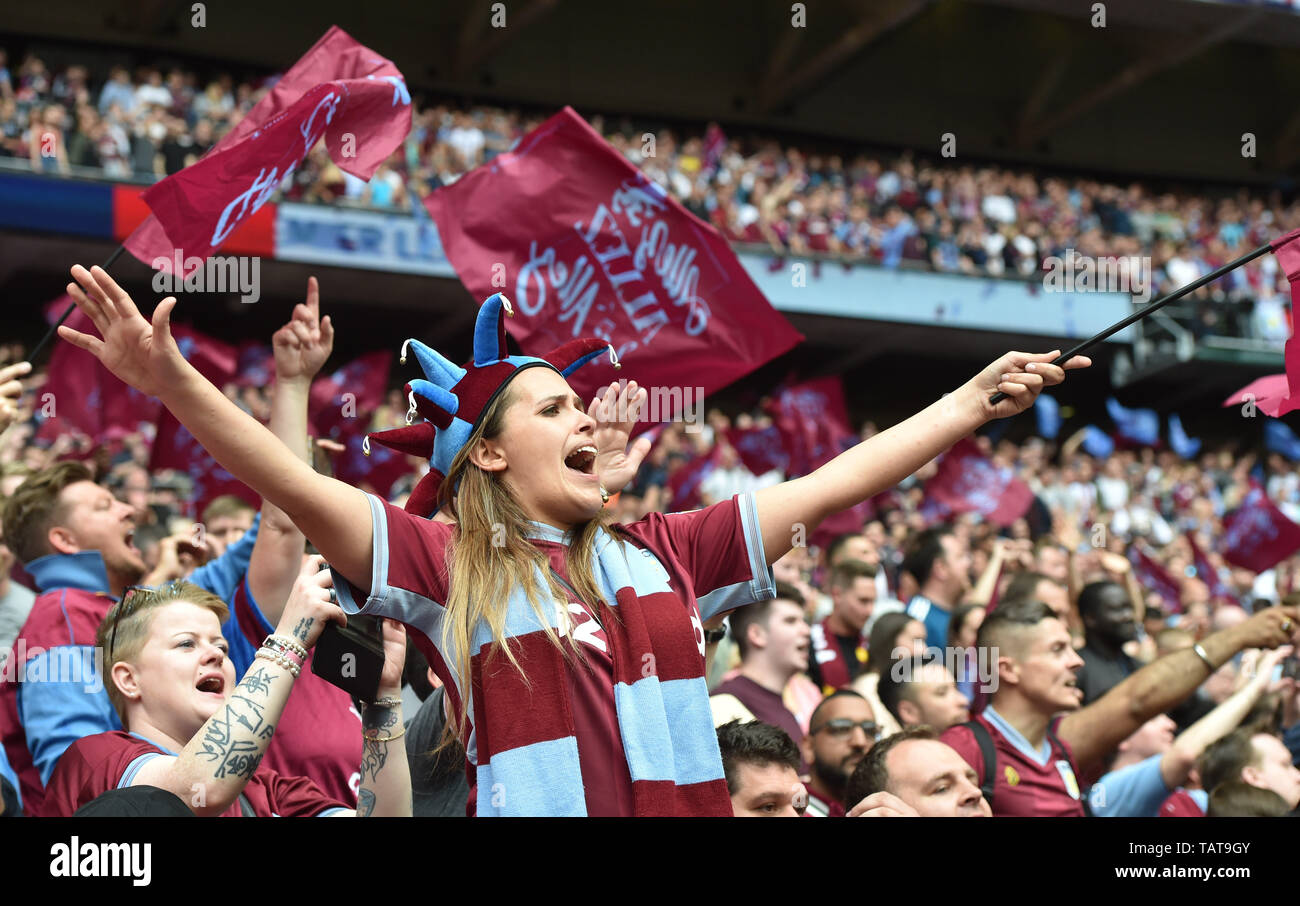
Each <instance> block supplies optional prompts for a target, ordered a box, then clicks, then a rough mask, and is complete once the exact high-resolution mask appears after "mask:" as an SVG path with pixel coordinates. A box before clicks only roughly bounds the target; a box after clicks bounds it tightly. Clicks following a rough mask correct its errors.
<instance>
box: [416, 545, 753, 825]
mask: <svg viewBox="0 0 1300 906" xmlns="http://www.w3.org/2000/svg"><path fill="white" fill-rule="evenodd" d="M531 537H533V538H537V539H542V540H550V541H557V542H560V543H564V541H565V540H566V539H565V537H564V536H563V534H562V533H560V532H559V530H557V529H549V528H548V527H545V526H541V525H538V524H536V523H534V524H533V534H532V535H531ZM594 567H595V569H594V576H595V579H596V583H597V587H598V588H600V589H601V591H602V596H603V597H605V598H606V600H605V601H599V602H590V601H588V602H585V603H586V605H587V607H588V609H589V610H592V607H593V604H594V607H595V610H594V611H593V613H594V615H595V616H596V618H597V619H598V620H599V621H600V623H601V624H602V625H603V627H604V631H605V634H606V637H607V641H608V647H609V653H610V656H611V658H612V660H613V671H614V683H615V686H614V704H615V708H616V710H617V713H618V725H619V728H620V735H621V737H622V739H621V742H622V749H623V753H624V756H625V757H626V759H627V766H628V771H629V774H630V776H631V778H632V788H633V790H632V791H633V800H634V802H635V809H636V814H637V815H638V816H646V815H725V816H730V815H731V813H732V812H731V800H730V797H729V795H728V792H727V786H726V782H725V780H724V777H723V771H722V759H721V756H720V754H719V750H718V743H717V736H716V733H715V730H714V728H713V720H712V714H711V711H710V708H709V695H708V688H707V685H706V683H705V678H704V663H703V660H702V658H701V657H700V654H699V649H698V648H697V644H696V636H695V629H694V627H693V626H692V624H691V621H690V619H689V618H688V615H687V613H683V610H684V609H685V607H686V603H687V602H684V601H683V600H682V598H681V597H679V596H678V594H677V593H675V592H674V591H673V590H672V589H671V588H670V587H669V584H668V578H669V577H668V572H667V570H665V568H664V566H663V565H662V563H661V562H660V560H659V559H658V558H657V557H656V556H655V555H653V554H652V553H651V552H650V551H648V550H645V549H643V548H640V547H638V546H636V545H634V544H632V543H631V542H630V541H628V540H627V539H626V538H623V537H618V536H616V535H613V534H610V533H601V535H600V536H599V538H598V540H597V542H596V562H595V564H594ZM537 580H538V583H539V587H541V588H546V583H545V579H544V577H543V576H541V575H540V571H539V574H538V576H537ZM688 593H689V591H688ZM607 601H608V602H611V603H612V604H613V606H612V607H611V606H610V603H607ZM543 611H544V612H546V613H547V615H548V617H549V618H550V624H551V626H552V627H553V628H556V627H557V626H558V619H557V616H556V614H555V612H554V610H553V609H550V608H546V607H543ZM505 636H506V638H507V640H508V641H507V644H510V645H511V646H512V651H513V652H514V654H515V657H516V658H517V659H518V661H519V664H520V666H521V667H522V668H523V672H522V674H521V671H520V670H519V669H518V668H516V667H515V666H514V665H513V664H511V663H510V661H509V659H508V658H506V657H505V655H504V652H498V653H497V654H496V655H493V656H489V654H488V652H489V650H490V642H491V633H490V630H489V629H488V627H487V626H486V624H482V625H480V626H479V627H477V628H476V630H475V633H474V636H473V639H472V642H471V644H472V647H473V649H474V651H475V653H474V655H473V656H472V658H471V667H470V669H471V674H472V681H473V682H472V686H471V721H472V726H471V728H470V733H469V735H468V739H467V740H465V742H466V746H465V748H466V752H467V754H468V757H469V759H470V761H471V763H472V764H474V765H475V766H476V769H475V774H476V780H477V814H479V815H481V816H487V815H498V816H508V815H546V816H551V815H563V816H581V815H585V814H586V813H587V812H586V800H585V795H584V788H583V782H582V769H581V764H580V759H579V751H578V740H577V736H576V735H575V731H574V720H573V707H572V703H571V702H570V701H569V689H570V688H571V683H570V679H569V675H568V672H569V671H571V670H584V669H587V668H586V667H585V666H584V665H583V664H581V663H575V662H574V659H573V658H572V657H570V658H569V659H568V660H567V661H566V658H565V656H564V654H563V653H562V652H561V651H560V650H558V649H557V648H556V646H555V645H554V644H553V643H552V642H551V640H550V639H549V638H548V637H547V636H546V634H545V631H544V630H543V628H542V625H541V624H540V623H539V622H538V617H537V613H536V611H535V610H534V609H533V607H532V606H531V605H530V604H529V603H528V599H527V596H526V595H525V593H524V591H523V589H522V588H515V589H514V590H512V592H511V594H510V599H509V602H508V604H507V611H506V624H505ZM430 638H435V639H436V638H438V636H437V635H431V636H430ZM525 677H526V678H525ZM457 685H460V684H457ZM451 691H452V690H449V693H450V692H451ZM453 704H457V703H456V702H453ZM586 757H588V758H591V757H595V756H594V754H588V755H587V756H586Z"/></svg>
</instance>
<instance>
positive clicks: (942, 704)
mask: <svg viewBox="0 0 1300 906" xmlns="http://www.w3.org/2000/svg"><path fill="white" fill-rule="evenodd" d="M878 692H879V695H880V702H881V704H883V705H884V706H885V708H886V709H887V710H888V711H889V713H890V714H891V715H892V716H893V717H894V719H895V720H897V721H898V723H899V726H901V727H904V728H906V727H919V726H927V727H933V728H934V729H935V730H937V731H938V732H940V733H942V732H943V731H944V730H946V729H948V728H949V727H955V726H957V725H958V724H962V723H965V722H966V721H968V720H970V703H969V702H968V701H967V700H966V696H964V695H962V694H961V692H960V691H958V689H957V681H956V680H955V679H954V678H953V675H952V671H950V670H949V669H948V665H947V664H945V663H944V662H943V661H942V660H941V659H939V658H934V657H928V656H926V655H918V656H914V657H909V658H900V659H899V660H897V661H895V662H894V663H893V664H891V665H890V667H889V669H887V670H885V671H883V672H882V673H881V675H880V687H879V690H878Z"/></svg>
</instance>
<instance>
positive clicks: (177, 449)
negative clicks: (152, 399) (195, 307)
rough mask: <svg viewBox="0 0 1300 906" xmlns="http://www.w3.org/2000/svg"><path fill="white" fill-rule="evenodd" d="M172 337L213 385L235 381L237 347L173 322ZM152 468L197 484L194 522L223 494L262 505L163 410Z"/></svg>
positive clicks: (154, 448) (150, 458)
mask: <svg viewBox="0 0 1300 906" xmlns="http://www.w3.org/2000/svg"><path fill="white" fill-rule="evenodd" d="M172 335H173V336H174V337H175V338H176V345H177V346H178V347H180V351H181V355H183V356H185V358H186V360H187V361H189V363H190V364H191V365H193V366H194V367H195V369H197V370H198V372H199V373H200V374H202V375H203V376H204V377H205V378H207V379H208V380H209V381H211V382H212V383H213V384H214V385H216V386H217V387H220V386H222V385H224V384H227V383H229V382H230V381H232V380H234V378H235V374H236V368H237V365H238V361H239V354H238V351H237V350H236V349H235V347H233V346H230V345H229V344H226V343H223V342H221V341H220V340H216V339H213V338H212V337H209V336H205V335H203V334H201V333H199V332H198V331H197V330H194V329H193V328H192V327H187V326H186V325H184V324H176V323H174V322H173V324H172ZM149 468H150V470H157V469H175V470H177V471H179V472H184V473H185V474H187V475H188V476H189V477H190V480H191V481H192V482H193V483H194V493H193V495H192V496H191V498H190V503H191V504H192V506H193V510H192V512H191V513H190V515H191V516H192V517H194V518H198V516H200V515H201V514H202V513H203V510H204V509H205V508H206V507H207V505H208V504H209V503H211V502H212V501H213V500H215V499H216V498H218V497H220V496H222V495H223V494H233V495H234V496H236V497H239V498H241V499H242V500H245V501H247V502H248V503H249V504H250V505H252V506H259V505H260V503H261V498H259V497H258V496H257V494H255V493H254V492H253V491H252V489H251V488H249V487H248V486H247V485H245V484H244V483H243V482H241V481H240V480H239V479H237V478H235V476H233V475H231V474H230V473H229V472H228V471H226V470H225V469H224V468H222V467H221V466H220V465H219V464H218V463H217V461H216V460H215V459H213V458H212V457H211V456H210V455H209V454H208V452H207V451H206V450H204V449H203V446H202V445H201V444H200V443H199V442H198V440H197V439H196V438H195V437H194V435H193V434H191V433H190V431H189V429H188V428H186V427H185V426H184V425H182V424H181V423H180V422H179V421H177V420H176V417H175V416H174V415H172V414H171V413H170V412H168V411H167V410H166V409H161V410H160V413H159V416H158V435H157V437H155V438H154V443H153V450H152V451H151V453H150V457H149Z"/></svg>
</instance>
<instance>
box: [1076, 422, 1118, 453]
mask: <svg viewBox="0 0 1300 906" xmlns="http://www.w3.org/2000/svg"><path fill="white" fill-rule="evenodd" d="M1083 430H1084V432H1085V433H1084V435H1083V452H1085V453H1087V454H1088V455H1089V456H1095V457H1097V458H1098V459H1106V458H1107V457H1109V456H1110V454H1112V453H1114V452H1115V441H1113V440H1111V437H1110V435H1109V434H1107V433H1106V432H1105V431H1103V430H1101V429H1100V428H1098V427H1097V426H1096V425H1089V426H1088V427H1086V428H1084V429H1083Z"/></svg>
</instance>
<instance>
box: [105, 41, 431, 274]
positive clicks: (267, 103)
mask: <svg viewBox="0 0 1300 906" xmlns="http://www.w3.org/2000/svg"><path fill="white" fill-rule="evenodd" d="M410 129H411V97H410V94H409V93H408V92H407V89H406V82H405V80H404V79H403V78H402V74H401V72H399V71H398V69H397V67H396V66H394V65H393V63H392V62H391V61H390V60H387V59H385V58H384V57H381V56H380V55H379V54H377V53H375V52H374V51H372V50H370V49H369V48H367V47H365V46H364V45H362V44H358V43H357V42H356V41H355V40H353V38H352V37H351V36H350V35H348V34H347V32H345V31H343V30H342V29H340V28H338V27H337V26H334V27H332V28H331V29H330V30H329V31H328V32H326V33H325V35H324V36H323V37H322V38H321V39H320V40H319V41H317V42H316V44H315V45H314V46H313V47H312V48H311V50H309V51H307V53H306V55H305V56H303V57H302V58H301V59H300V60H299V61H298V62H297V63H295V64H294V66H293V67H292V68H291V69H290V70H289V71H288V72H287V73H285V75H284V76H283V77H282V78H281V79H280V81H279V82H278V83H277V84H276V86H275V88H274V89H273V90H272V91H271V92H270V93H269V94H268V95H267V96H266V97H265V98H263V99H262V100H261V101H260V102H259V103H258V104H257V106H255V107H254V108H253V109H252V110H251V111H249V113H248V114H247V115H246V116H245V117H244V118H243V119H242V120H240V122H239V124H238V125H237V126H236V127H235V128H234V129H232V130H231V131H230V132H229V133H228V134H227V135H225V136H224V137H223V138H222V140H221V141H219V142H218V143H217V144H216V145H215V146H214V147H213V148H212V150H211V151H209V152H208V153H207V154H205V155H204V156H203V158H202V159H201V160H199V161H197V162H195V163H194V164H192V165H190V166H188V167H186V168H185V169H183V170H181V171H180V172H179V173H176V174H173V175H172V176H169V177H167V178H166V179H164V180H162V181H161V182H158V183H156V184H154V185H153V186H152V187H151V188H149V189H148V190H147V191H146V192H144V194H143V196H142V197H143V198H144V200H145V202H146V203H147V204H148V205H149V207H150V208H151V209H152V210H153V216H151V217H149V218H148V219H146V220H145V221H144V223H142V224H141V225H140V226H139V227H137V228H136V230H135V231H134V232H133V233H132V234H131V235H130V236H129V237H127V239H126V241H125V242H124V243H123V244H124V245H125V246H126V249H127V251H129V252H130V253H131V254H132V255H134V256H135V257H137V258H139V259H140V260H141V261H143V262H144V263H145V264H148V265H150V266H151V267H152V266H155V264H156V265H157V266H158V267H159V268H160V269H161V270H165V271H167V272H169V273H171V272H173V271H174V270H175V268H174V266H173V264H172V262H173V259H179V260H181V261H182V269H183V270H184V272H185V273H186V274H189V273H190V272H191V271H193V270H194V269H196V268H197V267H198V266H199V265H200V264H201V263H202V261H203V259H205V258H207V257H208V256H209V255H211V254H212V253H213V252H215V251H216V250H217V248H219V247H220V246H221V244H222V243H223V242H225V241H226V239H228V238H229V237H230V235H231V233H233V232H234V231H235V230H236V229H237V228H238V227H239V226H240V225H241V224H243V223H245V222H247V220H248V218H249V217H250V216H252V215H253V214H254V213H256V211H257V210H258V209H259V208H261V207H262V206H263V205H264V204H266V202H267V201H268V200H269V199H270V198H271V196H272V195H273V194H274V193H275V190H276V189H277V188H278V187H279V185H280V183H281V182H283V181H285V180H286V179H288V178H289V177H291V176H292V174H293V172H294V170H296V169H297V167H298V165H299V164H300V163H302V160H303V158H305V157H306V156H307V153H308V152H309V151H311V149H312V148H313V147H314V146H315V144H316V143H317V142H318V141H320V140H321V139H322V138H324V140H325V149H326V151H327V152H328V153H329V155H330V157H331V158H332V159H333V160H334V162H335V163H336V164H338V165H339V167H340V168H342V169H343V170H346V171H347V172H348V173H351V174H352V175H353V176H356V177H358V178H360V179H366V180H368V179H370V177H371V176H372V175H373V174H374V172H375V170H376V169H377V168H378V167H379V165H380V164H381V163H383V161H384V159H385V158H387V157H388V156H389V155H390V154H392V153H393V151H394V150H396V149H397V148H398V146H400V145H401V143H402V141H403V140H404V139H405V137H406V134H407V133H408V132H409V131H410ZM164 262H165V263H164Z"/></svg>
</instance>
